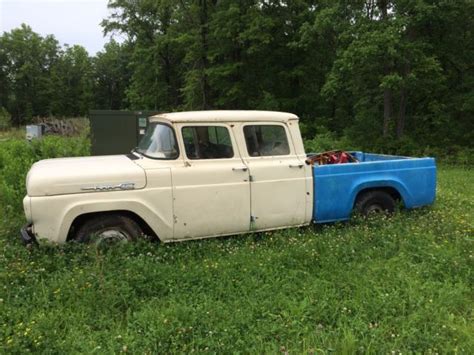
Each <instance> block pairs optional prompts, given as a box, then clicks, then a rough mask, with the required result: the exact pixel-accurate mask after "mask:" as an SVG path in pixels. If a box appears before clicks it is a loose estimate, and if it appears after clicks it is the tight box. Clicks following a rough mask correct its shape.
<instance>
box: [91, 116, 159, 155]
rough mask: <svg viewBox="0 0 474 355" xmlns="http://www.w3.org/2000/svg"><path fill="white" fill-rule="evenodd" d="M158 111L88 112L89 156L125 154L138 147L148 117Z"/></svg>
mask: <svg viewBox="0 0 474 355" xmlns="http://www.w3.org/2000/svg"><path fill="white" fill-rule="evenodd" d="M157 113H158V111H121V110H91V111H89V120H90V129H91V155H111V154H127V153H130V151H131V150H132V149H133V148H135V147H136V146H137V145H138V142H139V141H140V139H141V137H142V136H143V134H144V133H145V130H146V127H147V125H148V117H150V116H153V115H155V114H157Z"/></svg>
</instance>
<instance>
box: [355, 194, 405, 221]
mask: <svg viewBox="0 0 474 355" xmlns="http://www.w3.org/2000/svg"><path fill="white" fill-rule="evenodd" d="M395 206H396V201H395V199H394V198H393V197H392V196H391V195H390V194H389V193H387V192H385V191H377V190H375V191H368V192H366V193H364V194H363V195H362V196H360V197H358V198H357V202H356V206H355V209H356V211H358V212H359V213H360V214H362V215H363V216H368V215H371V214H374V213H386V214H392V213H393V212H395Z"/></svg>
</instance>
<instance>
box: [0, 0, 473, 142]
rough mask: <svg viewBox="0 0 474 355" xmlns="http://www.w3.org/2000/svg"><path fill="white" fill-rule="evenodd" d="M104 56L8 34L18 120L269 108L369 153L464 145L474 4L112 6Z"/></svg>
mask: <svg viewBox="0 0 474 355" xmlns="http://www.w3.org/2000/svg"><path fill="white" fill-rule="evenodd" d="M108 6H109V9H110V15H109V17H108V18H106V19H104V21H103V23H102V26H103V29H104V32H105V33H117V34H120V35H121V37H123V38H125V40H124V41H123V43H117V42H115V41H113V40H111V41H110V42H109V43H107V44H106V45H105V47H104V49H103V50H102V51H101V52H99V53H97V54H96V55H95V56H90V55H89V54H88V53H87V51H86V50H85V49H84V48H83V47H81V46H77V45H74V46H63V47H61V46H60V45H59V43H58V42H57V40H56V39H55V38H54V37H53V36H46V37H41V36H40V35H38V34H36V33H35V32H34V31H33V30H32V29H31V28H29V27H28V26H26V25H23V26H22V27H20V28H17V29H14V30H12V31H10V32H5V33H3V35H2V36H1V37H0V83H1V86H0V90H1V91H0V107H3V108H4V110H6V111H8V113H9V115H11V120H12V122H13V123H14V124H23V123H26V122H28V121H29V120H30V119H31V117H33V116H37V115H40V116H47V115H55V116H77V115H85V114H87V111H88V110H89V109H91V108H96V109H140V110H142V109H152V110H158V111H175V110H188V109H189V110H195V109H264V110H281V111H289V112H293V113H296V114H297V115H299V116H300V117H301V119H302V122H303V127H304V134H305V135H306V136H307V137H313V136H314V135H315V134H317V133H318V132H330V134H331V135H333V136H334V137H345V138H347V140H348V141H350V142H351V143H353V144H354V145H357V146H359V147H364V148H365V147H366V148H373V147H386V148H388V149H390V148H393V149H397V147H400V146H414V147H420V146H436V147H450V146H455V145H457V146H465V147H469V146H470V145H471V141H472V137H473V136H472V132H473V128H474V127H473V125H474V124H473V122H474V119H473V115H474V61H473V59H472V58H474V31H473V29H474V16H472V14H473V13H474V2H473V1H472V0H457V1H452V0H417V1H412V0H352V1H350V0H293V1H289V0H179V1H177V0H138V1H135V0H134V1H132V0H110V1H109V5H108Z"/></svg>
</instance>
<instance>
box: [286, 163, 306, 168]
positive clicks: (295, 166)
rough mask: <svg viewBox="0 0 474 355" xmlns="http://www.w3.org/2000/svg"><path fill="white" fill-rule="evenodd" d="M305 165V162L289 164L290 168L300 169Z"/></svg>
mask: <svg viewBox="0 0 474 355" xmlns="http://www.w3.org/2000/svg"><path fill="white" fill-rule="evenodd" d="M303 166H304V164H290V165H289V167H290V168H299V169H301V168H302V167H303Z"/></svg>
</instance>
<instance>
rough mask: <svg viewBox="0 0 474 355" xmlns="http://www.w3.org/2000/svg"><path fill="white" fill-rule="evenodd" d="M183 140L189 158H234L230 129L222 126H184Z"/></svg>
mask: <svg viewBox="0 0 474 355" xmlns="http://www.w3.org/2000/svg"><path fill="white" fill-rule="evenodd" d="M182 133H183V141H184V147H185V149H186V156H187V157H188V158H189V159H224V158H232V157H233V156H234V151H233V149H232V141H231V140H230V135H229V130H228V129H227V128H226V127H222V126H193V127H183V129H182Z"/></svg>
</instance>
